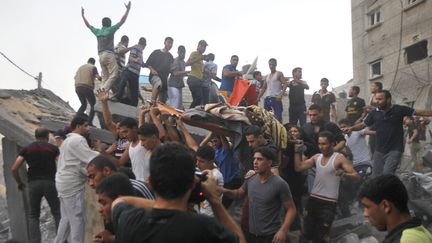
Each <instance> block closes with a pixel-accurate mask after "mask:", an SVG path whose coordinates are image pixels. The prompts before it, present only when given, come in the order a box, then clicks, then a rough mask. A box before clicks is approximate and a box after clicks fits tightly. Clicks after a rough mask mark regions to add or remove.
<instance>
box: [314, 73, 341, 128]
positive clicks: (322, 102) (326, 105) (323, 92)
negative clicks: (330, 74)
mask: <svg viewBox="0 0 432 243" xmlns="http://www.w3.org/2000/svg"><path fill="white" fill-rule="evenodd" d="M320 84H321V89H320V90H318V91H316V92H315V93H314V94H313V95H312V103H313V104H317V105H319V106H320V107H321V109H322V111H323V115H324V117H323V119H324V121H327V122H329V121H332V122H337V115H336V106H335V103H336V96H335V95H334V94H333V93H332V92H330V91H328V90H327V87H328V86H329V80H328V79H327V78H322V79H321V83H320ZM330 112H331V120H330Z"/></svg>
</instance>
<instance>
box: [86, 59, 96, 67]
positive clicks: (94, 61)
mask: <svg viewBox="0 0 432 243" xmlns="http://www.w3.org/2000/svg"><path fill="white" fill-rule="evenodd" d="M87 63H91V64H93V65H95V63H96V60H95V59H94V58H93V57H90V58H89V59H88V60H87Z"/></svg>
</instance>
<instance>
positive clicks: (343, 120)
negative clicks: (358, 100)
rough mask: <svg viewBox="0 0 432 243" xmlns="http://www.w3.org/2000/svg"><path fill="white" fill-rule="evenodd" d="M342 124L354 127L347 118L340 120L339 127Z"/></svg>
mask: <svg viewBox="0 0 432 243" xmlns="http://www.w3.org/2000/svg"><path fill="white" fill-rule="evenodd" d="M340 124H345V125H348V126H352V125H353V123H352V122H351V121H350V120H349V119H347V118H342V119H340V120H339V125H340Z"/></svg>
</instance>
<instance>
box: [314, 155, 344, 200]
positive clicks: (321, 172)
mask: <svg viewBox="0 0 432 243" xmlns="http://www.w3.org/2000/svg"><path fill="white" fill-rule="evenodd" d="M338 154H339V153H336V152H335V153H333V155H332V156H331V157H330V158H329V161H328V162H327V164H326V165H325V166H323V165H322V164H321V162H322V158H323V155H322V154H320V155H319V156H318V159H317V161H316V175H315V181H314V184H313V187H312V191H311V196H312V197H315V198H319V199H321V200H326V201H330V202H337V199H338V197H339V183H340V177H339V176H337V175H336V168H335V166H334V161H335V159H336V157H337V156H338Z"/></svg>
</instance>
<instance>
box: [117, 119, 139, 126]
mask: <svg viewBox="0 0 432 243" xmlns="http://www.w3.org/2000/svg"><path fill="white" fill-rule="evenodd" d="M119 127H127V128H137V127H138V123H137V121H136V120H135V119H133V118H130V117H126V118H125V119H123V120H121V121H120V123H119Z"/></svg>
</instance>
